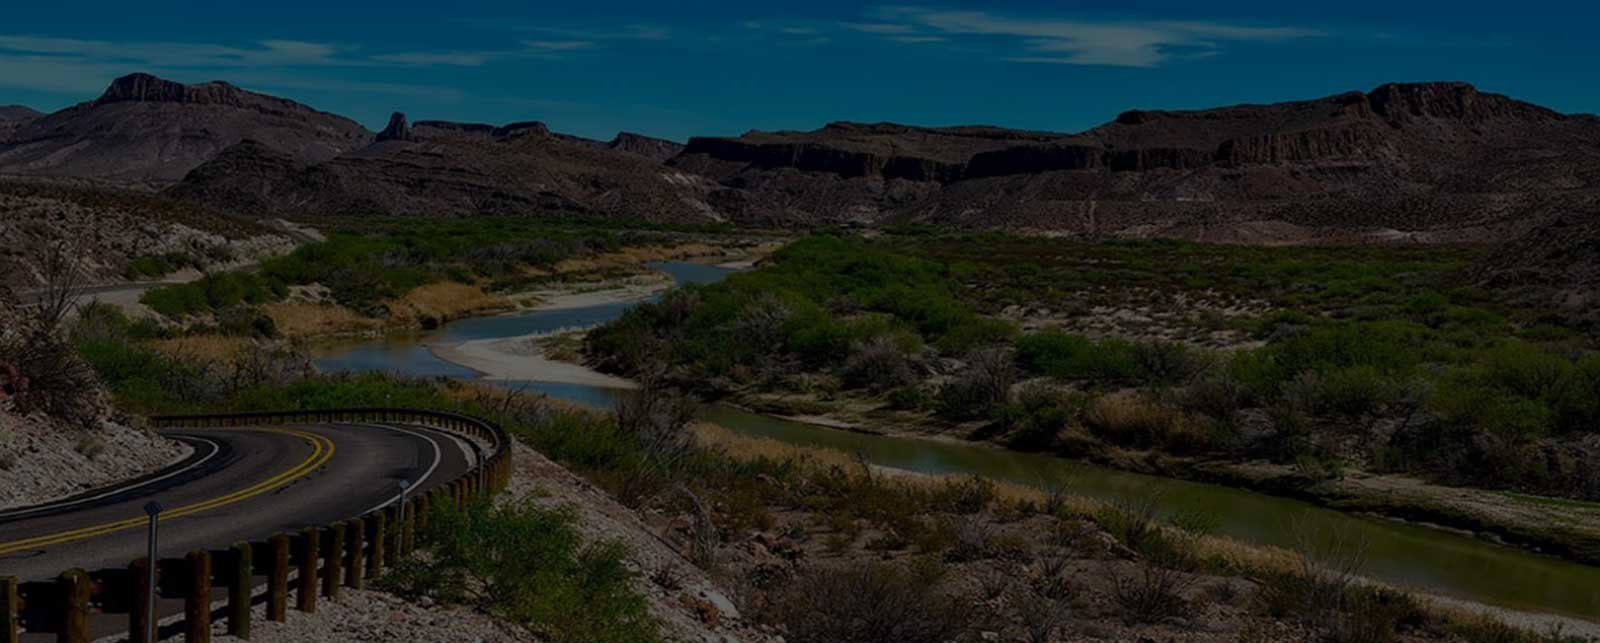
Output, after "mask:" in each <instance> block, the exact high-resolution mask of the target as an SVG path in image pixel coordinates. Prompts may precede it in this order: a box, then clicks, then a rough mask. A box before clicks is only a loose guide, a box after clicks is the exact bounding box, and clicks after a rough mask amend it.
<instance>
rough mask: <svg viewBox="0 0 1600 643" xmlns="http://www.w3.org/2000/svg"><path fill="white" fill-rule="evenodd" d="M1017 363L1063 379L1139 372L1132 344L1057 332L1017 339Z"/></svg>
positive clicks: (1119, 377) (1115, 377)
mask: <svg viewBox="0 0 1600 643" xmlns="http://www.w3.org/2000/svg"><path fill="white" fill-rule="evenodd" d="M1017 364H1018V365H1019V366H1021V367H1022V368H1023V370H1026V371H1028V372H1030V373H1036V374H1039V375H1049V376H1052V377H1060V378H1065V379H1092V380H1130V379H1133V378H1135V377H1137V375H1138V373H1139V366H1138V363H1137V361H1136V360H1135V357H1134V348H1133V344H1131V343H1129V342H1126V341H1122V340H1116V339H1106V340H1101V341H1098V342H1096V341H1092V340H1090V339H1088V338H1086V337H1083V336H1081V335H1073V334H1071V333H1064V332H1059V331H1045V332H1041V333H1034V334H1031V335H1026V336H1023V337H1022V338H1021V339H1019V340H1017Z"/></svg>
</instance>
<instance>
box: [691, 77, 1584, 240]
mask: <svg viewBox="0 0 1600 643" xmlns="http://www.w3.org/2000/svg"><path fill="white" fill-rule="evenodd" d="M669 164H670V165H672V166H673V167H677V168H681V169H685V170H687V171H693V172H696V173H699V174H702V175H704V176H707V177H709V178H711V179H712V180H715V181H717V182H718V184H719V185H721V186H722V187H723V188H724V190H723V191H722V192H721V193H719V194H718V195H717V196H716V197H715V199H714V202H716V203H719V204H722V205H724V206H725V207H727V208H730V209H731V211H727V212H725V214H726V215H727V216H728V217H729V218H732V219H735V220H747V221H760V222H768V223H778V224H812V225H814V224H817V223H840V222H867V223H882V222H893V221H917V222H929V223H939V224H956V225H962V226H973V227H1026V228H1046V229H1055V230H1065V231H1069V232H1077V233H1082V234H1089V235H1105V234H1128V235H1148V234H1169V233H1174V232H1180V233H1182V234H1195V232H1194V231H1195V230H1198V229H1204V230H1207V231H1208V232H1206V233H1205V234H1218V233H1219V234H1222V235H1223V236H1230V235H1232V234H1233V233H1232V232H1225V231H1226V230H1228V229H1230V228H1232V227H1236V226H1241V225H1249V226H1250V229H1252V230H1262V229H1274V230H1295V231H1299V232H1295V233H1293V234H1290V235H1288V237H1286V238H1284V239H1282V241H1294V240H1296V239H1297V238H1298V237H1300V236H1301V235H1312V236H1314V237H1315V238H1327V234H1328V230H1329V229H1341V228H1342V231H1341V232H1340V233H1339V234H1340V235H1341V236H1348V235H1349V234H1355V235H1356V236H1357V237H1361V238H1368V237H1370V238H1379V237H1395V236H1396V235H1398V236H1399V237H1401V238H1416V237H1415V235H1413V234H1412V233H1422V234H1423V235H1424V236H1427V235H1429V234H1433V233H1434V232H1436V231H1437V230H1438V227H1439V226H1451V229H1452V231H1450V232H1448V233H1445V234H1446V235H1447V236H1451V237H1452V238H1456V237H1463V238H1480V237H1486V235H1491V234H1498V232H1499V231H1500V230H1502V228H1503V227H1504V225H1505V224H1510V225H1512V227H1513V228H1515V229H1516V230H1519V231H1520V230H1524V229H1526V228H1527V227H1528V226H1529V225H1532V223H1533V222H1534V221H1536V220H1537V218H1538V217H1539V216H1544V215H1548V214H1549V213H1551V212H1553V211H1556V210H1557V209H1559V208H1555V206H1553V205H1552V204H1553V203H1559V204H1567V205H1570V204H1572V203H1584V202H1587V201H1588V200H1589V195H1591V194H1592V193H1594V192H1596V191H1600V120H1597V119H1595V118H1594V117H1590V116H1568V115H1564V114H1560V113H1558V112H1555V111H1552V110H1549V109H1545V108H1543V107H1539V106H1536V105H1532V104H1528V103H1524V102H1521V101H1516V100H1513V99H1510V98H1507V97H1505V96H1501V95H1498V94H1490V93H1485V92H1480V91H1478V90H1477V89H1475V88H1473V87H1472V86H1470V85H1467V84H1464V83H1420V84H1389V85H1384V86H1381V87H1378V88H1376V89H1374V90H1372V91H1371V92H1365V93H1363V92H1347V93H1343V94H1337V95H1334V96H1329V97H1326V98H1321V99H1315V100H1309V101H1297V102H1289V103H1278V104H1272V105H1240V106H1234V107H1224V108H1218V109H1208V110H1198V111H1139V110H1135V111H1128V112H1124V113H1122V114H1120V115H1118V116H1117V117H1116V118H1115V119H1114V120H1113V121H1111V122H1109V123H1106V124H1105V125H1102V126H1100V127H1097V128H1094V129H1091V130H1088V131H1085V132H1082V133H1079V134H1058V133H1050V132H1024V131H1016V130H1006V129H1000V128H992V127H949V128H921V127H911V126H904V125H894V124H884V123H879V124H870V125H867V124H854V123H834V124H830V125H827V126H825V127H823V128H822V129H819V130H816V131H812V132H770V133H769V132H750V133H747V134H745V135H743V136H739V137H731V138H729V137H720V138H694V139H691V140H690V141H689V145H688V146H687V148H686V149H684V151H683V152H682V153H681V154H679V155H678V156H677V157H675V158H673V159H672V160H671V161H670V162H669ZM1562 207H1566V206H1562ZM1553 208H1555V209H1553ZM1261 221H1276V222H1280V223H1287V224H1289V225H1287V226H1265V227H1263V226H1260V225H1257V222H1261ZM1302 240H1304V239H1302Z"/></svg>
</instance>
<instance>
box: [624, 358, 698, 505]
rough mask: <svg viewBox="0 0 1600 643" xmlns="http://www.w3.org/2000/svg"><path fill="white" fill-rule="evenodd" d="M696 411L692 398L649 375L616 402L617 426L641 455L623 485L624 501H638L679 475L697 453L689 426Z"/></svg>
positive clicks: (633, 502) (635, 502)
mask: <svg viewBox="0 0 1600 643" xmlns="http://www.w3.org/2000/svg"><path fill="white" fill-rule="evenodd" d="M695 412H696V408H695V405H694V403H693V402H692V401H690V400H689V399H688V398H686V397H684V396H683V395H682V394H680V393H678V392H676V391H672V390H669V389H667V388H666V387H665V385H664V384H663V383H662V382H661V381H660V380H659V379H656V378H646V379H645V380H644V381H643V382H642V383H641V386H640V387H639V389H638V390H637V391H635V392H634V393H633V394H632V395H628V396H625V397H623V398H622V399H621V400H620V401H618V402H617V409H616V418H617V420H616V421H617V427H618V429H619V430H620V431H621V432H622V433H623V434H624V435H627V436H629V437H631V438H632V440H633V442H634V445H635V447H636V448H637V453H638V454H639V460H638V462H636V463H635V464H634V466H633V467H632V470H631V471H629V472H627V474H626V477H625V479H624V482H623V484H622V489H621V499H622V500H623V501H624V502H627V503H630V504H637V503H639V502H641V501H643V500H644V499H645V498H647V497H649V496H650V495H652V494H653V493H655V492H658V491H660V490H661V488H662V485H663V483H665V482H666V481H670V480H673V479H675V478H677V477H678V476H679V474H680V473H681V472H682V468H683V467H684V465H685V464H686V463H687V461H688V460H689V458H690V457H691V456H692V455H693V454H694V453H695V452H696V449H695V442H694V433H693V431H691V430H690V428H689V423H690V422H692V421H693V420H694V417H695Z"/></svg>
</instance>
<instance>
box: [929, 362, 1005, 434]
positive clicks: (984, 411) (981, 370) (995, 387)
mask: <svg viewBox="0 0 1600 643" xmlns="http://www.w3.org/2000/svg"><path fill="white" fill-rule="evenodd" d="M1015 382H1016V373H1015V371H1014V369H1013V368H1012V365H1011V357H1010V355H1009V354H1007V353H1006V352H1005V351H1004V350H1001V349H985V350H980V351H977V352H974V353H972V354H970V355H968V356H967V366H966V368H964V369H962V371H961V373H960V374H959V375H958V376H957V377H956V379H954V380H951V381H950V382H947V383H945V385H944V386H943V387H941V388H940V389H939V414H940V415H941V416H943V417H946V418H950V419H956V420H966V419H973V418H980V417H985V416H987V415H989V413H990V412H991V411H992V410H993V409H994V408H995V407H996V406H998V405H1000V404H1003V403H1005V401H1006V400H1007V398H1009V397H1010V395H1011V385H1012V384H1013V383H1015Z"/></svg>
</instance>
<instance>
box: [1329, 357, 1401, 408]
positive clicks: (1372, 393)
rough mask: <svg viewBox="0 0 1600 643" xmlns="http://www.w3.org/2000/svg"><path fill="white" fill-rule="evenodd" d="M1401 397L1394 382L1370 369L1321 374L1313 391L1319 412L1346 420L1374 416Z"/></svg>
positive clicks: (1352, 369) (1353, 369)
mask: <svg viewBox="0 0 1600 643" xmlns="http://www.w3.org/2000/svg"><path fill="white" fill-rule="evenodd" d="M1399 394H1400V389H1399V386H1398V385H1397V384H1396V383H1395V382H1394V380H1392V379H1390V378H1389V377H1387V376H1385V375H1384V374H1383V373H1381V372H1379V371H1378V370H1377V369H1376V368H1373V367H1371V366H1353V367H1349V368H1341V369H1335V370H1333V371H1329V372H1327V373H1325V374H1323V375H1322V376H1321V378H1320V381H1319V382H1318V387H1317V390H1316V392H1315V396H1316V400H1315V407H1316V409H1317V410H1318V411H1319V412H1322V413H1331V414H1335V415H1342V416H1347V417H1354V416H1359V415H1369V414H1374V413H1377V412H1378V411H1380V410H1381V409H1382V407H1383V406H1384V405H1385V404H1388V403H1390V402H1392V401H1394V400H1395V399H1396V398H1397V397H1398V396H1399Z"/></svg>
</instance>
